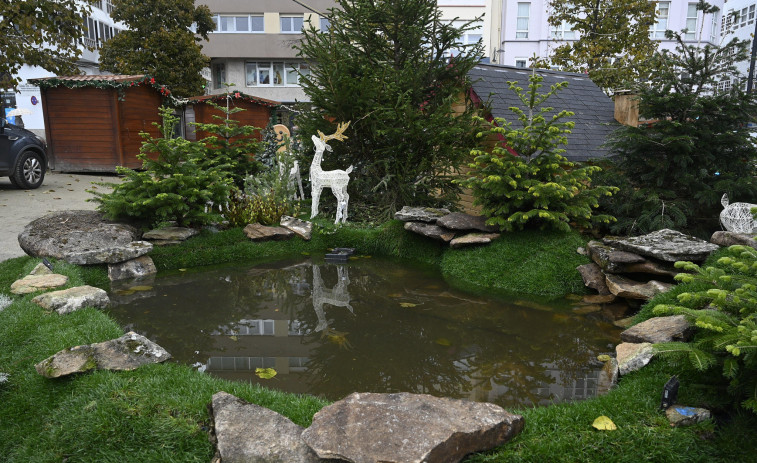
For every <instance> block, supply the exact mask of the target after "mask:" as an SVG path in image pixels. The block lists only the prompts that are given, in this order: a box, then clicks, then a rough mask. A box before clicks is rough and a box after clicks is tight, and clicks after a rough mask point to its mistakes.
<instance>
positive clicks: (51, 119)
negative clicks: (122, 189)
mask: <svg viewBox="0 0 757 463" xmlns="http://www.w3.org/2000/svg"><path fill="white" fill-rule="evenodd" d="M30 82H31V83H32V84H34V85H38V86H39V87H40V90H41V94H42V109H43V112H44V118H45V136H46V138H47V144H48V147H49V148H48V150H49V153H48V156H49V163H50V168H51V169H53V170H56V171H61V172H115V171H116V166H125V167H129V168H140V167H142V161H140V160H139V159H137V154H139V151H140V148H141V146H142V142H143V141H144V140H143V138H142V137H141V136H140V132H147V133H149V134H151V135H153V136H158V135H159V132H158V129H157V128H156V127H155V126H154V125H153V123H154V122H161V119H160V115H159V113H158V108H159V107H160V106H161V105H162V104H169V105H170V104H175V100H174V99H173V97H172V96H171V92H170V90H168V89H167V88H166V87H164V86H160V85H159V84H158V83H156V82H155V79H154V78H151V77H149V76H144V75H85V76H69V77H48V78H42V79H31V80H30ZM166 100H171V101H168V102H167V101H166Z"/></svg>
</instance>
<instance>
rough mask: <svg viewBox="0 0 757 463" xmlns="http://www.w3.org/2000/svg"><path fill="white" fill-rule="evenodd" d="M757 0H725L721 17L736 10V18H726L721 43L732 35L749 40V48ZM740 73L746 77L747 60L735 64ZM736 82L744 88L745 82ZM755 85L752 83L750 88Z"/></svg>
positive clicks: (731, 83) (733, 83) (730, 38)
mask: <svg viewBox="0 0 757 463" xmlns="http://www.w3.org/2000/svg"><path fill="white" fill-rule="evenodd" d="M755 10H757V1H756V0H726V3H725V7H724V8H723V17H724V18H727V16H728V15H729V14H730V13H732V12H738V14H739V15H738V18H737V19H735V20H728V19H726V21H725V24H724V25H723V29H722V30H723V32H724V36H723V39H722V41H723V43H727V42H729V41H731V40H732V39H733V38H734V37H735V38H738V39H739V40H747V41H749V46H750V50H751V46H752V41H753V37H752V35H753V34H754V32H755V19H757V18H755V16H756V15H757V11H755ZM736 67H737V68H738V70H739V72H740V73H741V75H742V76H743V77H744V79H746V78H747V77H748V75H749V61H742V62H740V63H738V64H737V66H736ZM736 84H737V83H736V82H734V81H731V82H729V85H736ZM738 84H740V85H743V86H744V88H745V89H746V82H745V81H742V82H739V83H738ZM754 87H757V86H755V85H754V84H753V86H752V88H753V89H754ZM723 89H725V83H724V86H723Z"/></svg>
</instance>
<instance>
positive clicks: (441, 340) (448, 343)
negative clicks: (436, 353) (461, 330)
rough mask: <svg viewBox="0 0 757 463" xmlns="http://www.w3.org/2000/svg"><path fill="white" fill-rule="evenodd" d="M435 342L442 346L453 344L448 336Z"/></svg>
mask: <svg viewBox="0 0 757 463" xmlns="http://www.w3.org/2000/svg"><path fill="white" fill-rule="evenodd" d="M434 342H435V343H437V344H439V345H440V346H445V347H449V346H451V345H452V343H451V342H450V340H449V339H447V338H438V339H436V340H435V341H434Z"/></svg>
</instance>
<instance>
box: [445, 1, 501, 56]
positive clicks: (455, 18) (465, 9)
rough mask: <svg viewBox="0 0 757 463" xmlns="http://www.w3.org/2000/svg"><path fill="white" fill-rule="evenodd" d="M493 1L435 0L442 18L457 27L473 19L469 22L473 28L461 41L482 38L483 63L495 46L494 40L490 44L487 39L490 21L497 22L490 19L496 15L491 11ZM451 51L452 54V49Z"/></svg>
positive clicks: (489, 34)
mask: <svg viewBox="0 0 757 463" xmlns="http://www.w3.org/2000/svg"><path fill="white" fill-rule="evenodd" d="M495 3H497V0H437V2H436V5H437V7H438V8H439V12H440V14H441V18H442V20H444V21H449V22H451V23H453V24H454V25H455V26H457V27H462V26H463V25H464V24H467V23H468V22H470V21H473V23H472V24H471V26H472V27H473V29H471V30H470V31H468V32H466V33H465V34H464V35H463V37H462V40H461V42H462V43H463V44H473V43H476V42H478V41H479V40H482V41H483V45H484V58H483V60H482V61H483V62H485V63H488V62H489V61H490V59H491V58H490V57H491V56H492V55H491V52H492V50H493V49H494V48H496V46H497V43H496V42H495V43H494V44H492V41H491V40H489V38H490V37H492V32H491V30H492V22H494V24H495V25H496V24H497V22H498V21H496V20H495V21H492V20H493V18H497V17H498V16H495V15H492V13H491V8H492V5H493V4H495ZM492 45H494V46H492ZM452 53H453V54H454V51H453V52H452Z"/></svg>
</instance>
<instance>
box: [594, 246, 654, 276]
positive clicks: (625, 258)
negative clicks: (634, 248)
mask: <svg viewBox="0 0 757 463" xmlns="http://www.w3.org/2000/svg"><path fill="white" fill-rule="evenodd" d="M586 249H587V250H588V252H589V257H591V260H593V261H594V262H595V263H596V264H597V265H599V266H600V267H601V268H602V270H603V271H605V272H609V273H624V272H625V270H624V268H625V266H626V265H628V264H638V263H641V262H645V261H646V259H644V258H643V257H641V256H640V255H638V254H634V253H632V252H627V251H619V250H617V249H615V248H613V247H612V246H608V245H606V244H604V243H601V242H599V241H589V242H588V243H587V244H586Z"/></svg>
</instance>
